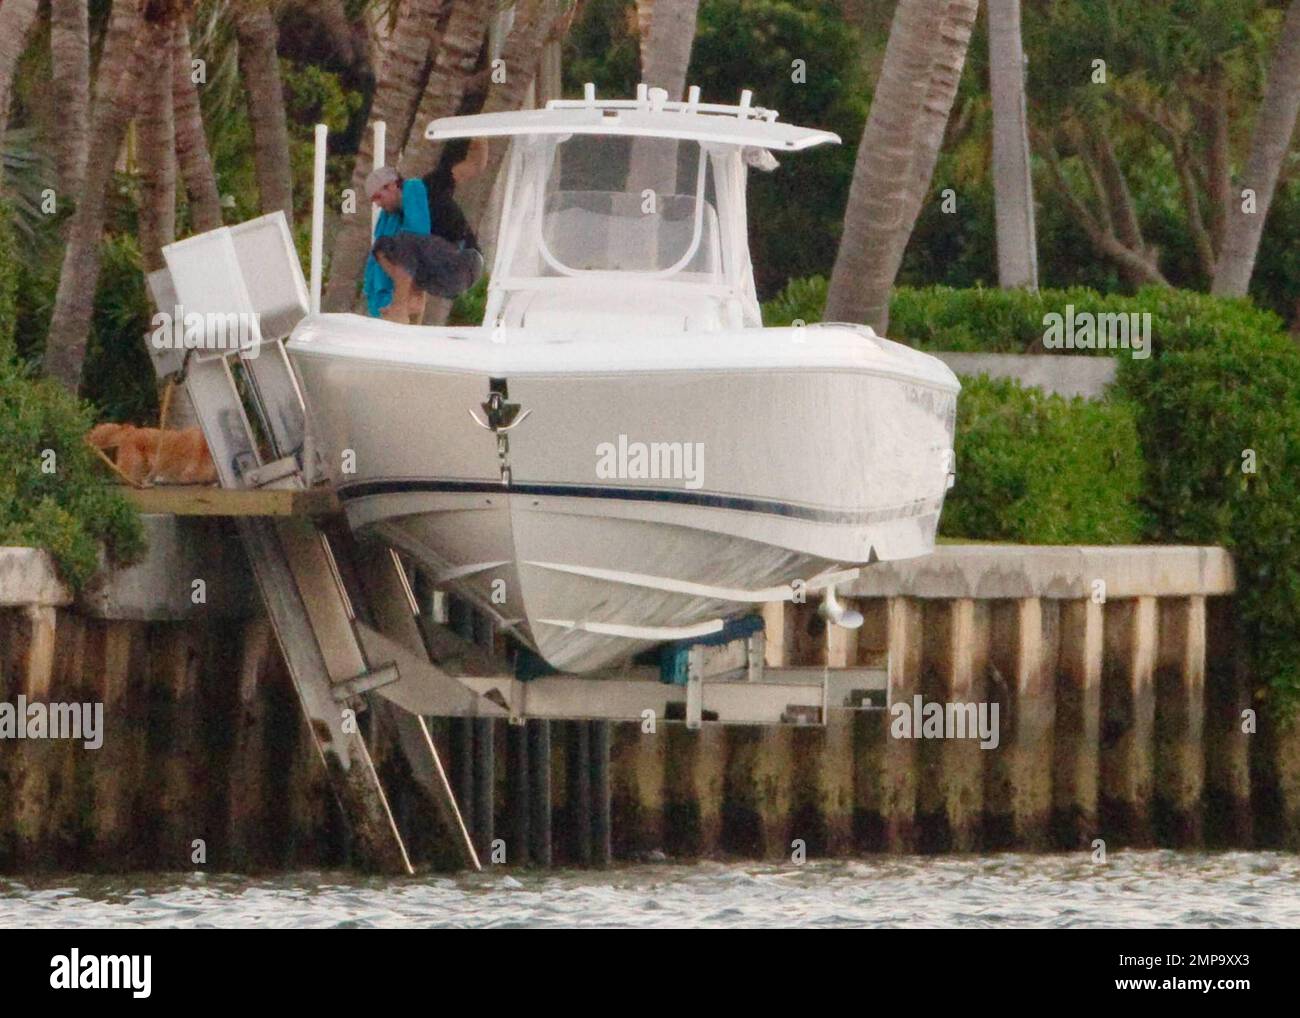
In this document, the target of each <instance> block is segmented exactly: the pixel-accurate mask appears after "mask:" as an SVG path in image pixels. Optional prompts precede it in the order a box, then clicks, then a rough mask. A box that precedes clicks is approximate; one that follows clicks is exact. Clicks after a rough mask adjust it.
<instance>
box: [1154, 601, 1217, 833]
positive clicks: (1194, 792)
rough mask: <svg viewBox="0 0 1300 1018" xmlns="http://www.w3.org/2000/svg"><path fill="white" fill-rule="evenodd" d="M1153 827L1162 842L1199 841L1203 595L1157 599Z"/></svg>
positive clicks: (1202, 771) (1202, 763) (1201, 822)
mask: <svg viewBox="0 0 1300 1018" xmlns="http://www.w3.org/2000/svg"><path fill="white" fill-rule="evenodd" d="M1155 724H1156V729H1155V736H1156V761H1155V765H1156V770H1155V827H1156V835H1157V837H1158V839H1159V841H1160V844H1162V845H1173V846H1175V847H1178V848H1186V847H1190V846H1194V845H1199V844H1201V842H1202V840H1203V838H1204V829H1203V828H1204V818H1203V816H1202V814H1201V798H1202V796H1203V795H1204V791H1205V743H1204V727H1205V598H1204V597H1200V596H1192V597H1179V598H1166V599H1162V600H1161V602H1160V645H1159V651H1158V654H1157V657H1156V717H1155Z"/></svg>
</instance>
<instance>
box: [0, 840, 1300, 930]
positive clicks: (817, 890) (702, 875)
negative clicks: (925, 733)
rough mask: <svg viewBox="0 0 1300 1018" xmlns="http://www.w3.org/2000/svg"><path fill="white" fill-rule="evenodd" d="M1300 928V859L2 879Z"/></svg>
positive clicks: (463, 906) (422, 900)
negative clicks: (389, 876)
mask: <svg viewBox="0 0 1300 1018" xmlns="http://www.w3.org/2000/svg"><path fill="white" fill-rule="evenodd" d="M15 926H22V927H101V926H111V927H119V926H179V927H204V926H219V927H246V926H256V927H262V928H265V927H300V926H309V927H339V926H368V927H400V926H420V927H430V926H453V927H467V926H478V927H492V926H562V927H570V926H583V927H625V926H635V927H656V926H657V927H680V926H693V927H694V926H699V927H785V926H820V927H844V926H890V927H896V926H919V927H934V926H941V927H947V926H958V927H974V928H986V927H1081V926H1099V927H1148V926H1154V927H1169V928H1173V927H1194V928H1199V927H1237V926H1278V927H1296V926H1300V856H1296V855H1286V854H1280V853H1269V852H1227V853H1216V854H1209V853H1199V852H1173V851H1150V852H1112V853H1111V854H1110V856H1109V860H1108V862H1107V863H1106V864H1105V865H1098V864H1095V863H1093V862H1092V861H1091V856H1090V855H1089V854H1087V853H1075V854H1069V855H1046V856H1044V855H1017V854H1007V855H995V856H951V857H932V856H931V857H919V856H912V857H905V858H886V857H877V858H869V859H858V860H851V861H842V860H841V861H820V862H808V863H806V864H804V865H802V866H796V865H793V864H786V865H780V864H773V863H753V862H744V863H716V862H705V863H699V864H695V865H684V864H677V863H659V864H643V865H635V866H626V867H619V868H615V869H611V870H606V871H604V872H593V871H583V870H553V871H537V872H527V871H515V872H509V873H506V872H501V871H497V872H489V873H483V874H466V875H461V876H425V877H412V878H407V879H397V880H394V879H383V878H376V877H363V876H358V875H356V874H352V873H344V872H301V873H294V874H288V875H284V876H277V877H271V878H257V879H249V878H245V877H237V876H229V875H212V876H209V875H204V874H190V875H174V874H155V875H141V874H135V875H131V876H127V877H99V876H76V877H68V876H62V877H54V876H51V877H42V878H25V879H21V880H19V879H9V878H0V927H15Z"/></svg>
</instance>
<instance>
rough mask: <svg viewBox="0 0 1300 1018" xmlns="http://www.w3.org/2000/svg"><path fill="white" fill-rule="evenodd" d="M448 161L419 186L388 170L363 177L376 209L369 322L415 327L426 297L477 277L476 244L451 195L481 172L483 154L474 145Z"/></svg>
mask: <svg viewBox="0 0 1300 1018" xmlns="http://www.w3.org/2000/svg"><path fill="white" fill-rule="evenodd" d="M450 155H451V153H450V152H448V153H445V154H444V159H443V161H442V162H441V163H440V164H439V167H438V169H437V170H435V171H434V172H433V173H431V174H429V175H428V176H427V177H425V178H424V179H423V180H421V179H418V178H417V179H411V180H404V179H403V178H402V177H401V176H400V175H399V174H398V172H397V170H395V169H394V168H393V167H391V166H381V167H380V168H379V169H377V170H372V171H371V173H370V175H369V176H367V177H366V194H367V195H368V196H369V198H370V200H371V201H372V202H374V203H375V204H376V205H378V206H379V208H380V210H381V211H380V213H379V219H378V221H377V222H376V223H375V242H374V246H373V247H372V248H371V252H370V257H369V258H368V259H367V260H366V273H365V294H366V306H367V309H368V310H369V312H370V314H371V316H373V317H376V318H380V317H382V318H385V319H387V320H388V321H391V322H402V323H413V324H419V323H420V322H421V321H422V320H423V318H424V305H425V297H426V295H427V294H430V293H432V294H434V295H436V296H439V297H455V296H456V295H457V294H460V293H463V292H464V291H465V290H468V289H469V288H470V287H471V286H473V285H474V283H475V282H477V281H478V278H479V276H481V275H482V274H483V255H482V253H481V252H480V251H479V249H478V240H477V238H476V237H475V236H474V232H473V231H472V230H471V229H470V227H469V223H468V222H466V220H465V216H464V214H463V213H462V212H461V210H460V207H459V206H458V205H457V204H456V203H455V201H453V200H452V197H451V195H452V193H453V191H454V190H455V187H456V185H457V184H458V183H462V182H464V181H465V180H468V179H470V178H471V177H473V176H474V175H475V174H476V173H478V172H479V171H480V170H481V169H482V167H483V165H484V164H485V163H486V155H487V147H486V144H484V143H483V142H482V139H475V141H474V142H471V143H470V144H469V146H468V152H467V154H466V155H465V156H464V158H461V159H460V160H459V161H458V162H456V163H455V165H451V162H450V160H449V159H448V158H447V156H450Z"/></svg>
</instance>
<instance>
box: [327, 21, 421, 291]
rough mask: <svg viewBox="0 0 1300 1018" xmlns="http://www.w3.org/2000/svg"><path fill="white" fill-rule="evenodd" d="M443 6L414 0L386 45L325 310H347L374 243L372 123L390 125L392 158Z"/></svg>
mask: <svg viewBox="0 0 1300 1018" xmlns="http://www.w3.org/2000/svg"><path fill="white" fill-rule="evenodd" d="M439 6H440V4H439V2H438V0H410V2H409V4H407V5H406V6H405V7H403V9H402V11H401V13H400V14H399V16H398V21H397V25H396V26H395V27H394V29H393V33H392V36H391V37H390V39H389V41H388V44H387V46H386V48H385V49H384V57H383V70H382V71H381V72H380V76H379V81H378V83H377V84H376V86H375V95H374V98H373V99H372V100H371V104H370V117H369V122H368V123H367V124H366V129H365V131H364V132H363V133H362V135H361V145H360V148H359V150H358V152H357V158H356V162H355V163H353V165H352V189H353V191H354V192H355V193H356V195H357V210H356V212H355V213H353V214H352V215H350V216H346V217H344V219H343V221H342V225H341V226H340V228H339V231H338V234H337V236H336V237H335V239H334V249H333V253H332V256H331V258H330V278H329V286H328V287H327V288H326V290H325V297H324V301H323V304H324V306H325V308H326V310H329V311H346V310H348V309H349V308H351V307H352V304H353V301H355V300H356V296H357V282H358V280H359V279H360V278H361V269H362V267H363V266H364V265H365V261H366V253H367V252H368V251H369V249H370V215H369V203H368V202H367V201H366V200H365V199H366V196H365V194H364V191H365V180H366V175H367V174H369V173H370V170H371V168H372V167H373V165H374V130H373V125H374V124H375V123H376V122H377V121H380V120H382V121H383V122H384V123H385V124H387V125H388V130H387V134H386V138H385V149H386V151H385V153H384V162H385V163H386V164H387V163H391V162H393V161H394V159H395V158H396V156H397V153H399V152H400V151H402V148H403V147H404V145H405V143H406V134H407V131H408V130H409V129H410V125H411V121H412V119H413V118H414V116H415V108H416V103H417V102H418V100H419V97H420V92H421V90H422V89H423V87H424V83H425V81H426V79H427V77H428V76H427V75H426V73H425V70H426V65H427V61H428V55H429V48H430V46H431V45H432V42H433V36H434V33H435V31H436V30H437V20H438V9H439Z"/></svg>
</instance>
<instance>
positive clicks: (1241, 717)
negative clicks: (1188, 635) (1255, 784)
mask: <svg viewBox="0 0 1300 1018" xmlns="http://www.w3.org/2000/svg"><path fill="white" fill-rule="evenodd" d="M1206 646H1207V655H1206V717H1205V765H1206V766H1205V804H1204V805H1205V809H1204V813H1205V841H1206V844H1207V845H1209V846H1211V847H1214V848H1226V847H1229V846H1238V847H1244V846H1249V845H1251V844H1253V842H1254V824H1253V819H1252V815H1251V794H1250V792H1251V788H1250V747H1251V742H1252V740H1253V739H1254V738H1255V734H1253V733H1252V731H1251V729H1254V732H1255V733H1257V732H1258V726H1259V721H1260V718H1259V711H1258V705H1257V704H1256V703H1255V702H1254V697H1253V695H1252V684H1251V681H1250V674H1249V667H1248V658H1247V651H1246V648H1245V647H1243V646H1241V644H1240V641H1239V638H1238V634H1237V626H1236V618H1235V614H1234V606H1233V604H1232V603H1231V602H1230V601H1229V600H1228V599H1227V598H1220V597H1216V598H1210V599H1209V600H1208V601H1207V602H1206Z"/></svg>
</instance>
